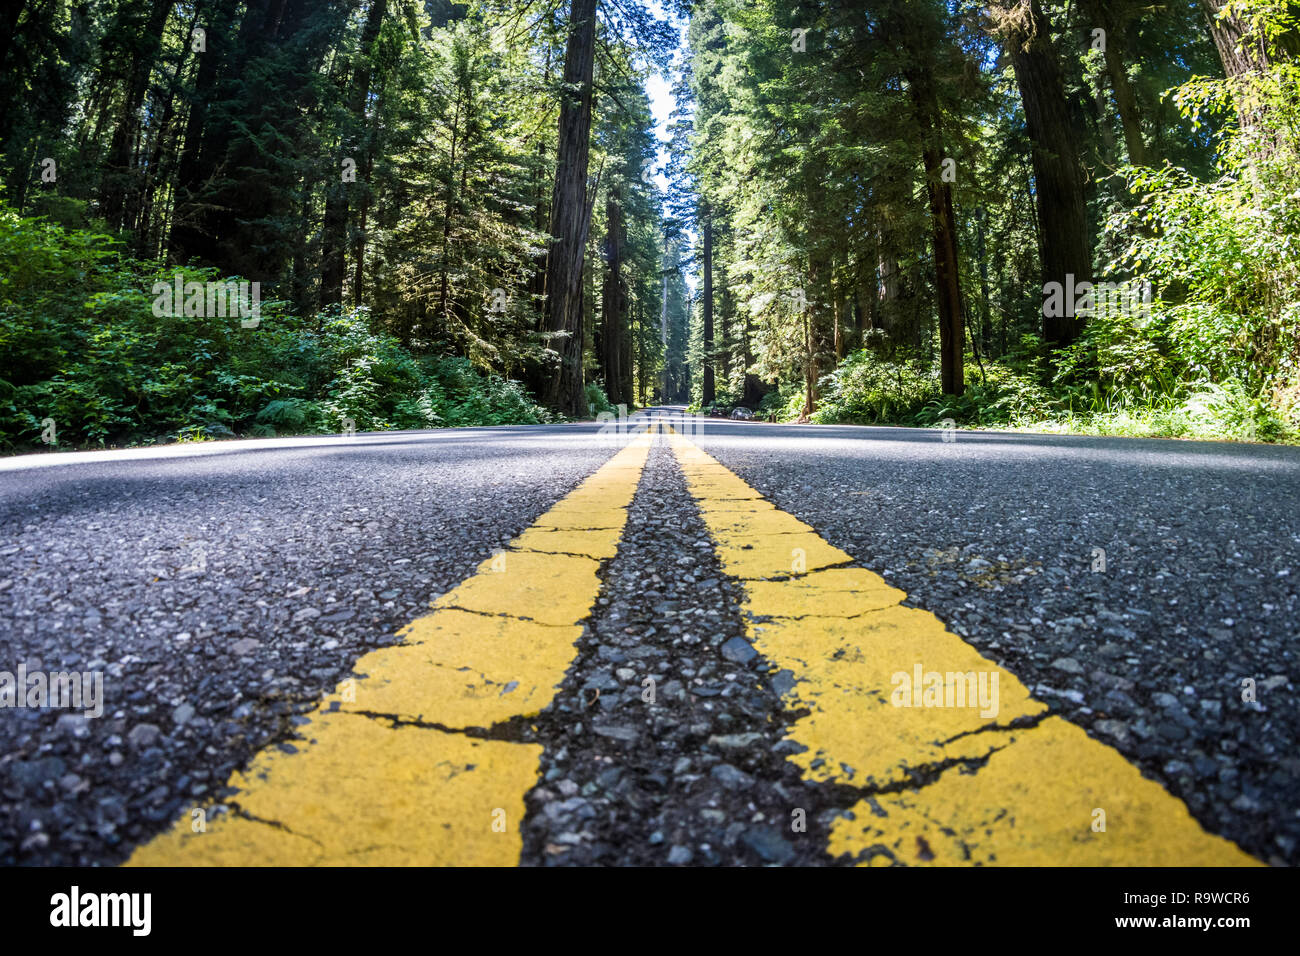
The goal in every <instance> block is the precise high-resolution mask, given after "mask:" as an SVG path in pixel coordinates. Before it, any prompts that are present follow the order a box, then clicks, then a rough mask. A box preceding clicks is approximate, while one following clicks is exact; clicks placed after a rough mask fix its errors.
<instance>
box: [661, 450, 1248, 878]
mask: <svg viewBox="0 0 1300 956" xmlns="http://www.w3.org/2000/svg"><path fill="white" fill-rule="evenodd" d="M669 440H670V442H671V444H672V447H673V451H674V453H675V454H676V456H677V460H678V463H679V464H680V465H681V467H682V470H683V472H684V473H685V475H686V481H687V486H688V488H689V490H690V492H691V495H692V496H693V497H694V498H695V499H696V502H697V504H698V506H699V509H700V514H701V516H702V518H703V520H704V523H705V525H706V527H707V528H708V530H709V533H710V535H711V536H712V538H713V539H714V541H715V544H716V547H717V553H718V557H719V559H720V561H721V563H722V566H723V570H724V571H725V572H726V573H727V574H729V575H731V576H732V577H734V578H736V579H738V582H739V584H740V586H741V589H742V591H743V594H744V597H743V600H742V605H741V606H742V610H743V611H744V613H745V616H746V619H747V620H746V627H747V630H748V633H749V636H750V638H751V639H752V640H753V642H754V646H755V648H756V649H757V650H758V651H759V653H761V654H762V655H764V656H765V657H766V658H767V659H768V660H769V661H770V662H772V663H773V664H775V665H776V666H777V667H778V668H782V669H788V670H789V671H791V672H792V673H793V675H794V686H793V688H792V689H791V690H790V691H789V692H788V694H787V695H786V696H787V706H788V707H789V708H790V709H792V710H806V711H807V715H806V716H804V717H800V718H798V719H796V720H795V722H794V723H793V724H792V725H791V726H790V728H789V730H788V732H787V737H788V739H790V740H793V741H795V742H796V743H798V744H801V745H802V746H803V747H804V748H806V749H804V750H803V752H801V753H798V754H796V755H794V756H792V757H791V758H790V759H791V760H792V761H793V762H794V763H795V764H796V765H798V766H800V767H801V768H802V769H803V771H804V775H805V777H806V778H807V779H809V780H813V781H817V782H823V783H833V784H841V785H847V786H852V787H858V788H861V789H863V791H864V797H865V796H866V794H867V793H871V792H872V791H875V793H874V795H873V796H871V798H870V800H868V799H863V800H862V801H861V802H859V803H858V804H857V805H856V806H855V807H854V808H853V816H854V819H852V820H848V819H839V820H837V821H836V822H835V823H834V824H833V826H832V830H831V835H830V844H829V847H828V850H829V852H830V853H831V855H832V856H835V857H839V856H841V855H844V854H847V855H848V856H849V857H851V858H852V859H854V860H855V861H857V862H860V863H865V864H867V865H875V864H879V863H880V862H882V861H885V862H899V863H906V864H932V865H987V864H1016V865H1032V866H1059V865H1089V866H1109V865H1146V866H1159V865H1172V864H1178V865H1214V866H1229V865H1251V864H1254V863H1256V861H1255V860H1254V859H1253V858H1252V857H1250V856H1248V855H1247V854H1245V853H1243V852H1242V851H1241V850H1240V849H1238V848H1237V847H1236V846H1235V845H1234V844H1233V843H1231V842H1229V841H1227V840H1224V839H1222V838H1221V837H1218V836H1214V835H1213V834H1210V833H1207V832H1206V831H1205V830H1203V829H1202V828H1201V826H1200V824H1199V823H1197V822H1196V821H1195V820H1194V819H1193V818H1192V817H1191V815H1190V814H1189V813H1188V811H1187V808H1186V806H1185V805H1184V804H1183V803H1182V801H1180V800H1178V799H1177V798H1175V797H1173V796H1171V795H1170V794H1169V793H1167V792H1166V791H1165V790H1164V789H1163V788H1161V787H1160V785H1159V784H1157V783H1155V782H1154V781H1151V780H1148V779H1146V778H1145V777H1143V776H1142V775H1141V774H1140V773H1139V772H1138V771H1137V770H1136V769H1135V768H1134V767H1133V766H1132V765H1131V764H1129V763H1128V761H1126V760H1125V759H1124V757H1123V756H1122V755H1120V754H1119V753H1118V752H1117V751H1115V750H1113V749H1112V748H1110V747H1107V746H1105V745H1104V744H1102V743H1100V742H1098V741H1096V740H1093V739H1092V738H1090V737H1088V735H1087V734H1085V733H1084V732H1083V731H1082V730H1080V729H1079V728H1078V727H1075V726H1074V725H1072V724H1070V723H1068V722H1066V721H1064V720H1062V719H1061V718H1059V717H1050V716H1047V708H1046V707H1045V706H1044V705H1043V704H1042V703H1040V702H1039V701H1036V700H1034V699H1033V698H1032V697H1031V696H1030V694H1029V691H1028V689H1027V688H1026V687H1025V686H1024V685H1023V684H1022V683H1021V682H1020V681H1019V680H1018V679H1017V678H1016V677H1015V676H1014V675H1013V674H1011V673H1010V672H1008V671H1006V670H1004V669H1002V668H1000V667H999V666H998V665H997V664H996V663H994V662H993V661H990V660H988V659H986V658H984V657H983V656H981V655H980V654H979V652H978V651H976V650H975V648H974V647H972V646H971V645H969V644H967V643H966V642H965V641H963V640H962V639H961V638H960V637H958V636H957V635H955V634H952V633H951V632H949V631H948V630H947V628H946V627H945V626H944V625H943V623H942V622H941V621H940V620H939V619H938V618H936V617H935V616H934V615H933V614H930V613H929V612H927V611H922V610H919V609H916V608H908V607H903V606H902V601H903V600H904V599H906V597H907V595H906V594H905V593H904V592H902V591H900V590H898V589H897V588H894V587H891V586H890V585H889V584H888V583H886V582H885V580H884V579H883V578H881V577H880V576H879V575H877V574H873V573H872V572H870V571H867V570H865V569H863V568H849V567H828V565H836V564H844V563H847V562H849V561H851V560H852V558H851V557H850V556H849V555H848V554H845V553H844V552H843V551H840V550H839V549H837V548H834V547H832V546H831V545H830V544H828V543H827V542H825V541H824V540H822V539H821V538H820V537H819V536H818V535H817V534H816V533H815V532H813V531H812V530H811V529H810V528H808V526H807V525H805V524H803V523H802V522H799V521H798V520H797V519H795V518H794V517H793V516H790V515H787V514H785V513H784V512H781V511H778V510H777V509H776V508H775V506H774V505H772V504H771V503H770V502H767V501H764V500H761V498H760V496H759V495H758V493H757V492H756V491H754V490H753V489H752V488H750V487H749V486H748V485H746V484H745V483H744V482H743V480H741V479H740V478H739V477H738V476H736V475H735V474H733V473H732V472H730V471H729V470H728V469H727V468H725V467H724V466H723V465H721V464H720V463H719V462H717V461H716V460H715V459H713V458H712V457H711V456H709V455H708V454H706V453H705V452H704V451H703V450H702V449H700V448H699V447H698V446H696V445H695V444H694V443H693V442H690V441H688V440H687V439H686V438H684V437H683V436H681V435H678V434H671V435H670V439H669ZM796 548H797V549H800V552H801V553H795V554H793V555H792V553H791V552H792V551H793V549H796ZM800 562H801V563H800ZM764 579H766V580H764ZM918 667H919V668H920V671H921V673H922V675H933V681H932V682H931V678H930V677H929V676H926V677H925V683H926V684H927V685H928V689H929V690H931V691H932V692H933V694H934V695H935V696H934V697H933V698H927V697H925V696H924V694H923V693H920V692H918V694H917V695H916V696H913V695H912V694H911V693H910V687H911V684H912V683H913V682H914V681H913V678H914V676H915V674H916V671H917V668H918ZM900 676H906V677H907V678H908V680H907V681H906V682H904V681H902V680H900V679H899V678H900ZM981 679H982V680H983V681H984V689H985V691H986V693H985V697H984V700H983V701H981V700H980V699H979V694H978V688H979V682H980V680H981ZM995 680H996V684H995V683H994V681H995ZM904 687H906V688H909V693H907V694H904V693H903V692H902V690H903V688H904ZM994 687H996V693H993V688H994ZM971 690H976V691H977V692H976V693H975V694H973V695H971V696H973V697H974V698H975V702H974V705H973V706H966V705H965V704H966V701H965V700H964V698H966V697H967V692H968V691H971ZM932 702H940V703H943V704H946V706H928V705H927V704H928V703H932ZM993 702H996V713H992V712H991V711H993V710H994V708H993V707H992V706H989V707H987V708H986V707H985V706H984V705H985V704H992V703H993ZM1013 721H1016V722H1017V723H1016V725H1015V726H1011V724H1012V722H1013ZM981 762H982V763H981ZM917 775H919V776H917ZM914 779H916V780H917V781H918V782H917V783H916V784H915V785H911V783H912V781H913V780H914ZM882 788H883V790H882ZM1097 810H1101V811H1104V813H1105V827H1106V829H1105V831H1104V832H1101V831H1097V830H1094V829H1093V827H1094V824H1095V823H1098V822H1099V821H1100V819H1101V818H1100V817H1099V816H1098V815H1097V814H1096V812H1095V811H1097Z"/></svg>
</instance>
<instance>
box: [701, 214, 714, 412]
mask: <svg viewBox="0 0 1300 956" xmlns="http://www.w3.org/2000/svg"><path fill="white" fill-rule="evenodd" d="M700 228H701V231H702V232H703V234H704V288H703V291H702V296H703V298H702V301H701V306H702V311H703V313H704V330H703V331H704V336H703V337H704V342H703V348H704V391H703V394H702V396H701V399H700V404H701V405H712V404H713V402H714V401H715V400H716V399H717V392H716V390H715V386H714V382H713V218H712V216H711V214H710V213H709V210H708V207H707V206H706V207H705V209H704V221H703V222H702V223H701V224H700Z"/></svg>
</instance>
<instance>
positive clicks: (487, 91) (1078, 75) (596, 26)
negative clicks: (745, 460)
mask: <svg viewBox="0 0 1300 956" xmlns="http://www.w3.org/2000/svg"><path fill="white" fill-rule="evenodd" d="M0 23H3V26H4V27H5V33H6V36H9V37H12V40H11V41H10V42H9V43H8V44H6V45H5V46H4V47H3V49H2V50H0V310H3V312H4V315H5V322H4V325H3V329H2V331H0V442H2V443H3V444H4V445H5V446H6V447H10V448H14V447H30V446H34V445H35V446H40V444H41V443H42V441H45V442H46V443H49V442H50V440H51V436H57V439H56V440H57V442H58V443H63V444H106V443H121V442H149V441H157V440H165V439H175V438H178V437H179V438H181V439H187V438H188V439H194V438H204V437H219V436H221V435H226V434H230V433H232V432H233V433H238V434H252V435H259V434H273V433H284V432H312V431H338V430H342V429H347V428H352V427H355V428H357V429H378V428H415V427H429V426H436V425H450V424H491V423H504V422H535V421H548V420H558V419H559V418H563V417H583V416H587V415H590V414H595V413H597V412H602V411H608V410H609V409H611V408H612V407H614V406H618V405H625V406H628V407H633V406H636V405H643V404H646V403H649V402H651V401H657V400H661V401H669V402H674V401H679V402H693V403H695V404H696V405H697V406H699V407H702V408H706V409H711V410H721V411H726V410H728V409H730V408H731V407H734V406H736V405H740V404H743V405H746V406H748V407H750V408H752V409H755V410H756V411H758V412H759V413H760V414H761V415H762V416H764V417H769V418H785V419H802V420H813V421H820V422H860V423H875V422H892V423H903V424H920V425H930V424H936V423H939V422H942V421H945V420H952V421H954V422H957V423H969V424H982V425H1010V426H1019V427H1036V428H1044V427H1048V428H1061V429H1086V430H1102V431H1116V432H1131V433H1142V432H1149V433H1156V434H1171V435H1207V436H1209V435H1212V436H1226V437H1238V438H1254V439H1264V440H1291V439H1294V438H1295V437H1296V436H1297V434H1300V370H1298V369H1300V364H1298V363H1300V274H1297V270H1296V267H1295V264H1294V263H1295V255H1294V253H1295V250H1296V246H1297V243H1298V242H1300V190H1298V189H1297V188H1296V187H1297V186H1300V181H1298V180H1300V177H1297V172H1298V171H1300V106H1298V96H1297V93H1298V90H1297V87H1298V85H1300V66H1298V65H1297V62H1296V53H1297V50H1300V31H1298V30H1297V25H1296V19H1295V8H1294V6H1293V5H1292V4H1289V3H1285V2H1280V0H1233V2H1230V3H1225V2H1221V0H1173V2H1169V3H1164V4H1160V5H1154V6H1153V5H1150V4H1145V3H1139V2H1137V0H1080V2H1072V3H1067V2H1054V0H989V2H984V3H975V2H969V0H857V2H842V0H795V2H787V0H674V2H668V3H654V4H646V3H639V2H635V0H532V2H518V3H516V2H507V0H473V2H467V3H452V2H449V0H191V2H178V0H87V2H69V0H15V2H13V3H11V4H9V5H7V6H6V8H5V12H4V13H3V14H0ZM679 28H680V35H679ZM663 71H667V72H668V73H669V74H671V75H672V76H674V77H675V79H676V83H675V86H674V93H675V96H676V110H675V112H674V113H673V115H672V117H671V120H670V122H669V123H668V126H667V129H666V130H664V140H663V142H660V140H658V139H657V138H656V135H655V122H654V119H653V118H652V115H651V101H650V98H649V95H648V93H647V87H646V81H647V78H648V77H650V76H651V74H653V73H656V72H663ZM661 148H662V149H664V150H666V156H667V167H666V171H667V175H668V177H669V188H668V189H667V190H666V191H665V190H660V189H659V188H658V187H657V186H656V185H655V177H654V168H655V166H656V163H657V162H658V157H659V153H660V150H661ZM178 277H179V278H178ZM177 281H179V282H180V283H182V288H184V283H186V282H200V283H217V284H221V283H227V282H236V281H243V282H247V283H257V286H256V287H255V288H257V289H258V290H260V296H261V307H260V313H259V316H258V318H257V319H255V320H253V321H249V320H247V318H246V317H245V316H243V315H242V314H234V313H229V314H228V313H226V312H224V310H223V311H222V313H221V314H213V312H212V309H211V308H210V307H203V306H196V307H194V308H189V307H184V306H182V305H181V304H179V303H178V304H177V307H176V308H174V309H173V308H160V307H159V304H158V290H159V289H162V288H170V287H171V286H172V284H173V283H175V282H177ZM250 288H251V286H250ZM209 305H210V303H209Z"/></svg>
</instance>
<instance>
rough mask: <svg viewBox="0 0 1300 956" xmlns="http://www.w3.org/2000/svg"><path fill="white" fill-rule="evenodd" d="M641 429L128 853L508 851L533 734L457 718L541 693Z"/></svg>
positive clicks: (293, 857)
mask: <svg viewBox="0 0 1300 956" xmlns="http://www.w3.org/2000/svg"><path fill="white" fill-rule="evenodd" d="M651 441H652V438H651V435H650V434H649V432H646V433H645V434H643V435H641V436H639V437H635V438H633V439H632V440H631V441H630V443H629V444H628V445H627V446H626V447H625V448H623V449H622V450H621V451H619V452H618V453H617V454H616V455H614V457H613V458H612V459H611V460H610V461H609V462H607V463H606V464H605V465H604V466H603V467H602V468H600V469H599V470H598V471H596V473H595V474H593V475H592V476H591V477H590V478H588V479H587V480H586V481H584V482H583V483H582V484H581V485H579V486H578V488H576V489H575V490H574V491H573V492H572V493H570V494H569V495H568V496H566V497H565V498H563V499H561V500H560V501H559V502H558V503H557V504H556V505H555V506H554V507H553V508H551V509H550V510H549V511H547V512H546V513H545V514H544V515H542V517H541V518H539V519H538V520H537V522H536V523H535V524H534V525H533V526H532V527H530V528H529V529H528V530H527V531H525V532H524V533H523V534H522V535H520V536H519V537H518V538H516V539H514V540H513V541H512V542H511V543H510V547H509V548H508V549H506V550H505V551H503V552H501V553H500V554H498V555H495V556H493V557H492V558H491V559H489V560H487V561H485V562H484V563H483V564H482V565H480V566H479V568H478V571H477V572H476V573H475V574H474V575H473V576H472V577H470V578H468V579H467V580H466V581H465V582H464V583H462V584H461V585H460V586H459V587H457V588H456V589H455V590H453V591H450V592H448V593H447V594H444V595H443V596H442V597H440V598H439V599H438V600H437V601H436V602H434V611H433V613H432V614H429V615H428V616H426V617H422V618H420V619H419V620H417V621H415V622H414V623H413V624H411V625H410V626H409V627H407V628H406V629H405V630H404V631H403V632H402V636H403V637H404V641H403V642H402V643H401V644H397V645H394V646H392V647H386V648H383V649H382V650H378V651H374V652H372V653H370V654H367V655H365V656H364V657H362V658H361V659H360V660H358V661H357V663H356V666H355V667H354V670H355V671H356V672H357V673H358V674H360V675H362V677H361V679H359V680H353V679H349V680H347V681H344V683H343V685H341V686H340V687H339V688H338V689H337V690H336V691H335V693H333V694H332V695H330V696H328V697H326V698H325V700H324V701H322V703H321V705H320V706H319V707H318V708H317V709H316V710H315V711H313V712H312V713H311V714H309V715H307V716H308V723H307V724H305V725H304V726H302V727H301V728H299V735H300V736H301V737H302V740H301V741H295V742H294V745H293V750H294V752H285V751H282V750H281V749H279V748H278V747H269V748H267V749H266V750H263V751H262V752H261V753H260V754H258V755H257V756H256V757H255V758H254V759H253V762H252V765H251V766H250V767H249V768H248V770H246V771H244V772H242V773H236V774H234V776H233V777H232V778H231V780H230V784H229V785H230V786H231V787H234V788H235V789H236V790H237V791H238V795H237V796H236V797H234V798H232V799H231V800H230V801H228V802H229V803H230V804H231V805H232V806H234V807H235V808H236V810H235V812H233V813H226V814H222V815H220V816H215V817H211V818H209V817H208V815H207V811H206V810H205V809H203V808H196V809H195V811H194V812H191V813H190V814H188V815H186V816H184V817H182V818H181V819H180V820H179V821H177V823H176V824H175V825H174V826H173V827H172V829H170V830H169V831H167V832H166V833H164V834H162V835H161V836H159V837H157V838H156V839H154V840H153V841H151V842H149V843H146V844H144V845H142V846H140V847H139V848H138V849H137V850H136V851H135V853H134V854H133V855H132V856H131V858H130V860H129V861H128V865H131V866H227V865H229V866H309V865H327V866H338V865H378V866H402V865H416V866H429V865H434V866H437V865H459V866H513V865H515V864H517V863H518V862H519V854H520V851H521V850H522V848H523V838H522V831H521V827H520V824H521V823H522V822H523V816H524V796H525V795H526V794H527V793H528V791H529V790H530V789H532V787H533V786H534V785H535V784H536V783H537V779H538V766H539V762H540V759H541V755H542V748H541V747H540V746H539V745H537V744H529V743H515V742H512V741H504V740H491V739H485V738H484V737H482V736H481V735H475V734H474V733H466V731H471V732H472V731H478V730H483V729H486V728H489V727H491V726H492V725H493V724H497V723H500V722H502V721H506V720H510V719H511V718H516V717H527V716H532V715H534V714H537V713H539V712H540V711H541V710H543V709H545V708H546V706H547V705H548V704H550V702H551V700H552V699H553V698H554V696H555V691H556V689H557V688H558V687H559V686H560V683H561V682H562V681H563V680H564V674H565V671H567V670H568V668H569V665H570V664H571V663H572V661H573V658H574V656H575V654H576V646H577V642H578V639H579V638H580V637H581V636H582V621H583V619H585V618H586V617H588V616H589V615H590V614H591V609H592V607H593V606H594V605H595V603H596V597H597V594H598V592H599V589H600V579H599V577H598V572H599V570H600V563H601V562H602V561H604V560H607V559H609V558H612V557H613V556H614V552H615V550H616V549H617V547H618V542H619V539H620V538H621V537H622V535H623V526H624V524H625V523H626V522H627V514H628V508H629V506H630V505H631V503H632V497H633V495H634V494H635V493H636V489H637V485H638V484H639V483H640V480H641V472H642V471H643V470H644V468H645V463H646V458H647V456H648V455H649V451H650V443H651Z"/></svg>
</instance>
